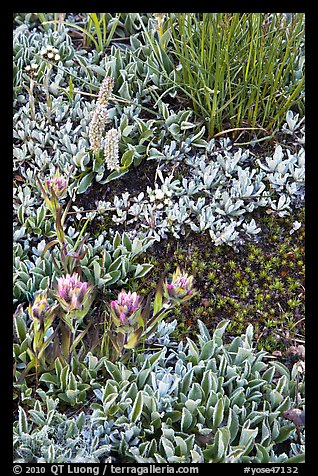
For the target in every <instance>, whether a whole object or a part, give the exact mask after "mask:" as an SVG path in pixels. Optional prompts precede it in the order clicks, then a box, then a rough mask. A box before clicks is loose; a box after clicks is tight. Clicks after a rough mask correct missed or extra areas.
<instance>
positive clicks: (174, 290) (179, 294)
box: [166, 268, 193, 299]
mask: <svg viewBox="0 0 318 476" xmlns="http://www.w3.org/2000/svg"><path fill="white" fill-rule="evenodd" d="M192 287H193V276H188V274H187V273H185V274H181V272H180V269H179V268H178V269H177V271H176V272H175V273H174V274H173V277H172V282H171V284H166V290H167V293H168V295H169V297H171V298H174V299H183V298H184V297H186V296H191V295H192V293H193V290H192Z"/></svg>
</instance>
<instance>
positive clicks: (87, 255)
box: [13, 13, 305, 463]
mask: <svg viewBox="0 0 318 476" xmlns="http://www.w3.org/2000/svg"><path fill="white" fill-rule="evenodd" d="M13 23H14V25H13V28H14V35H13V73H14V74H13V79H14V98H13V109H14V110H13V114H14V116H13V123H14V130H13V210H14V220H13V239H14V250H13V251H14V282H13V306H14V328H13V354H14V382H13V397H14V404H15V406H14V418H13V419H14V422H13V428H14V455H13V459H14V461H16V462H38V463H41V462H51V463H63V462H84V463H87V462H104V461H113V462H114V461H116V462H128V463H143V462H148V463H149V462H157V463H167V462H168V463H202V462H208V463H214V462H222V463H264V462H265V463H273V462H277V463H286V462H287V463H297V462H303V461H304V457H305V366H304V354H305V345H304V344H305V340H304V337H305V321H304V312H305V304H304V302H305V283H304V277H305V269H304V254H305V244H304V240H305V223H304V216H305V203H304V200H305V116H304V102H305V94H304V15H303V14H300V13H292V14H287V13H277V14H275V13H240V14H238V13H223V14H222V13H204V14H194V13H175V14H174V13H168V14H159V13H158V14H141V13H140V14H139V13H118V14H109V13H15V14H14V18H13Z"/></svg>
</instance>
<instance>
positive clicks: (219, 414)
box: [213, 398, 224, 431]
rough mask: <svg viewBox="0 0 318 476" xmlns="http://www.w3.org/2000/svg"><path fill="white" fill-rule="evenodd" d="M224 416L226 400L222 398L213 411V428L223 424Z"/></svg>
mask: <svg viewBox="0 0 318 476" xmlns="http://www.w3.org/2000/svg"><path fill="white" fill-rule="evenodd" d="M223 416H224V400H223V398H220V399H219V400H218V402H217V404H216V405H215V408H214V411H213V430H214V431H215V430H216V429H217V428H218V427H219V426H220V424H221V422H222V420H223Z"/></svg>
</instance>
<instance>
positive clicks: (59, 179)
mask: <svg viewBox="0 0 318 476" xmlns="http://www.w3.org/2000/svg"><path fill="white" fill-rule="evenodd" d="M67 183H68V181H67V179H65V178H64V177H63V176H62V175H61V176H60V175H55V177H53V179H52V180H50V179H48V180H46V186H47V188H48V189H49V190H51V191H52V190H53V192H54V193H55V195H56V196H57V197H59V196H61V195H62V193H63V192H64V191H65V190H66V187H67Z"/></svg>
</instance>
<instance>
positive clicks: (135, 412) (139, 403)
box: [130, 390, 143, 423]
mask: <svg viewBox="0 0 318 476" xmlns="http://www.w3.org/2000/svg"><path fill="white" fill-rule="evenodd" d="M142 408H143V394H142V390H139V392H138V393H137V397H136V400H135V402H134V404H133V407H132V411H131V415H130V421H131V422H132V423H136V421H137V420H139V418H140V416H141V412H142Z"/></svg>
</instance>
